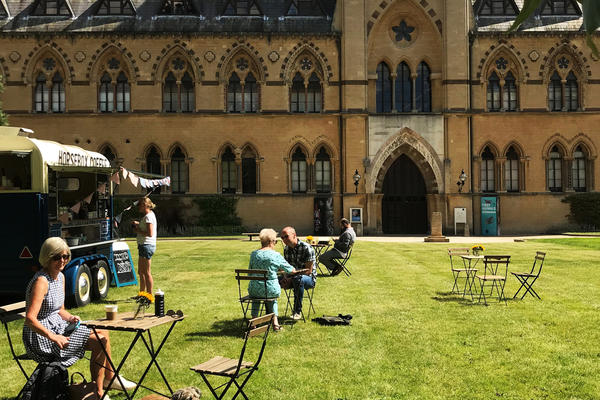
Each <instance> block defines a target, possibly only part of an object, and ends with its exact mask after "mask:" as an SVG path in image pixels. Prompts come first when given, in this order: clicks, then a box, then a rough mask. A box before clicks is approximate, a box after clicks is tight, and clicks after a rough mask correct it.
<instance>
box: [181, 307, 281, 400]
mask: <svg viewBox="0 0 600 400" xmlns="http://www.w3.org/2000/svg"><path fill="white" fill-rule="evenodd" d="M274 316H275V314H267V315H264V316H262V317H258V318H254V319H251V320H250V321H248V330H247V331H246V334H245V335H244V336H245V337H244V345H243V347H242V352H241V354H240V357H239V358H238V359H235V358H226V357H221V356H217V357H213V358H212V359H210V360H209V361H206V362H204V363H202V364H199V365H196V366H195V367H191V368H190V369H191V370H192V371H194V372H197V373H199V374H200V376H202V379H203V380H204V382H205V383H206V386H208V388H209V389H210V391H211V393H212V394H213V396H215V399H222V398H224V397H225V394H226V393H227V391H228V390H229V388H230V387H231V385H232V384H234V385H235V386H236V387H237V392H236V393H235V395H234V396H233V399H235V398H236V397H237V396H238V394H241V395H242V396H243V397H244V399H246V400H248V396H246V394H245V393H244V390H243V389H244V385H246V383H248V380H249V379H250V377H251V376H252V374H253V373H254V372H255V371H256V370H257V369H258V365H259V364H260V360H262V356H263V353H264V351H265V346H266V345H267V336H268V335H269V330H270V328H271V325H272V324H273V317H274ZM260 335H262V338H263V340H262V346H261V348H260V353H259V354H258V358H257V359H256V362H254V363H252V362H248V361H244V353H245V352H246V348H247V345H248V339H249V338H252V337H256V336H260ZM207 375H215V376H222V377H225V378H228V381H227V382H225V383H223V384H222V385H219V386H217V387H214V388H213V386H212V385H211V384H210V382H209V381H208V378H207ZM242 377H244V381H243V382H242V384H241V385H240V384H239V383H238V382H237V379H238V378H242ZM223 386H225V388H224V389H223V391H222V392H221V394H220V395H219V394H218V393H217V390H218V389H220V388H222V387H223Z"/></svg>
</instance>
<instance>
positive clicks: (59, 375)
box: [17, 361, 69, 400]
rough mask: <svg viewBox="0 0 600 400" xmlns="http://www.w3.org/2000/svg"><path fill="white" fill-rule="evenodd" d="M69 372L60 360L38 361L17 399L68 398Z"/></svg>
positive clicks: (65, 399) (55, 399) (47, 399)
mask: <svg viewBox="0 0 600 400" xmlns="http://www.w3.org/2000/svg"><path fill="white" fill-rule="evenodd" d="M68 384H69V373H68V372H67V368H66V367H64V366H63V365H62V364H61V363H60V362H58V361H55V362H51V363H46V362H43V363H39V364H38V366H37V368H36V369H35V371H33V373H32V374H31V376H30V377H29V380H27V383H25V386H24V387H23V390H22V391H21V393H20V395H19V397H18V398H17V399H18V400H69V392H68V388H67V386H68Z"/></svg>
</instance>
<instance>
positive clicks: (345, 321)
mask: <svg viewBox="0 0 600 400" xmlns="http://www.w3.org/2000/svg"><path fill="white" fill-rule="evenodd" d="M351 319H352V315H350V314H347V315H342V314H338V315H337V316H335V317H334V316H331V315H323V316H322V317H317V318H313V322H316V323H318V324H319V325H350V320H351Z"/></svg>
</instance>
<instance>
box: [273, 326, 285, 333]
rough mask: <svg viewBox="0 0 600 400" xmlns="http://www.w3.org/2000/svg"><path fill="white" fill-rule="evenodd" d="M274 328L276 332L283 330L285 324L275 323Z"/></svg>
mask: <svg viewBox="0 0 600 400" xmlns="http://www.w3.org/2000/svg"><path fill="white" fill-rule="evenodd" d="M273 330H274V331H275V332H281V331H282V330H283V326H281V325H273Z"/></svg>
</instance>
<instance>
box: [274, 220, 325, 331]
mask: <svg viewBox="0 0 600 400" xmlns="http://www.w3.org/2000/svg"><path fill="white" fill-rule="evenodd" d="M280 236H281V240H283V243H284V244H285V249H284V250H283V256H284V257H285V259H286V261H287V262H289V263H290V264H291V265H292V266H293V267H294V268H295V269H296V272H297V274H296V275H294V276H293V277H292V283H293V285H294V310H293V314H292V319H294V320H299V319H302V298H303V297H304V289H305V288H306V289H311V288H314V287H315V284H316V283H317V266H316V262H315V250H314V249H313V248H312V246H311V245H310V244H308V243H306V242H303V241H301V240H299V239H298V237H297V236H296V230H295V229H294V228H292V227H291V226H286V227H285V228H283V229H282V230H281V235H280Z"/></svg>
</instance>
